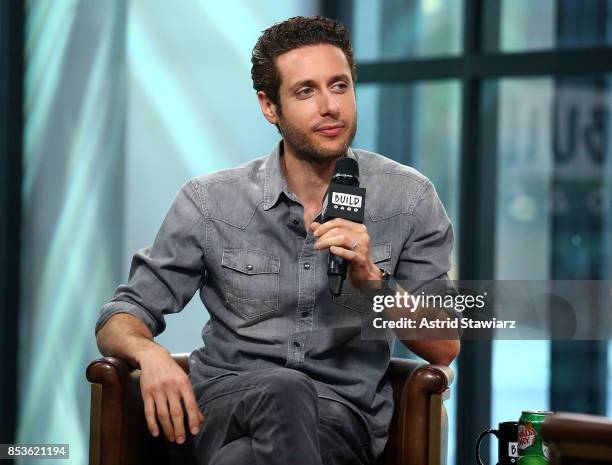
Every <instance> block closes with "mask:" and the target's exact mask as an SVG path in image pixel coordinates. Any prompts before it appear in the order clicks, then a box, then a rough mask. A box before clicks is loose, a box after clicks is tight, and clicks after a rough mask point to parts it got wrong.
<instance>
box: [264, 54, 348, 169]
mask: <svg viewBox="0 0 612 465" xmlns="http://www.w3.org/2000/svg"><path fill="white" fill-rule="evenodd" d="M276 66H277V69H278V72H279V75H280V78H281V85H280V88H279V100H280V104H281V105H280V106H281V108H277V107H274V114H275V119H276V121H271V120H270V118H268V120H269V121H271V122H273V123H276V124H278V125H279V127H280V129H281V132H282V134H283V139H284V143H285V145H286V146H287V145H288V146H289V147H290V149H291V150H292V151H293V153H294V154H295V155H296V156H297V157H299V158H302V159H305V160H309V161H314V162H324V161H329V160H333V159H336V158H339V157H342V156H344V155H346V151H347V149H348V147H349V145H350V143H351V142H352V140H353V137H354V136H355V132H356V130H357V112H356V109H355V92H354V88H353V81H352V78H351V70H350V67H349V64H348V61H347V59H346V57H345V56H344V53H343V52H342V50H341V49H340V48H338V47H335V46H333V45H327V44H321V45H311V46H307V47H301V48H298V49H295V50H291V51H290V52H287V53H284V54H282V55H280V56H279V57H278V58H277V59H276ZM281 110H282V111H281Z"/></svg>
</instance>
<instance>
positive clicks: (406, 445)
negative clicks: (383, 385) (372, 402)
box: [381, 358, 454, 465]
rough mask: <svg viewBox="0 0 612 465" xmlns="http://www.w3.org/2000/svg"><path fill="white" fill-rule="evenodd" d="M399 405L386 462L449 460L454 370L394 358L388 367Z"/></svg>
mask: <svg viewBox="0 0 612 465" xmlns="http://www.w3.org/2000/svg"><path fill="white" fill-rule="evenodd" d="M387 373H388V376H389V380H390V382H391V384H392V386H393V400H394V402H395V409H394V414H393V420H392V421H391V427H390V431H389V443H388V444H387V447H386V448H385V453H384V455H383V458H382V462H381V463H383V464H392V463H393V464H400V465H417V464H418V465H423V464H432V465H433V464H435V465H440V464H445V463H446V458H447V442H448V441H447V437H448V417H447V414H446V408H445V407H444V401H445V400H446V399H448V398H449V397H450V389H449V386H450V385H451V384H452V382H453V379H454V374H453V371H452V369H450V368H449V367H446V366H441V365H423V364H420V363H419V362H417V361H415V360H405V359H398V358H392V359H391V364H390V365H389V369H388V371H387Z"/></svg>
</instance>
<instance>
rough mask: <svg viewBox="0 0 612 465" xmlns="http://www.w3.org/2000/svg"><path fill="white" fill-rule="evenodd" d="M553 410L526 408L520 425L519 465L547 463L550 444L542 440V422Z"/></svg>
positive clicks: (520, 419) (544, 464) (543, 464)
mask: <svg viewBox="0 0 612 465" xmlns="http://www.w3.org/2000/svg"><path fill="white" fill-rule="evenodd" d="M550 414H552V412H547V411H542V410H525V411H523V414H522V415H521V418H519V425H518V455H519V459H518V465H547V464H548V463H549V452H548V446H547V445H546V443H545V442H544V441H543V440H542V422H543V421H544V418H546V417H547V416H548V415H550Z"/></svg>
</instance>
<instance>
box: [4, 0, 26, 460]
mask: <svg viewBox="0 0 612 465" xmlns="http://www.w3.org/2000/svg"><path fill="white" fill-rule="evenodd" d="M24 21H25V13H24V6H23V2H22V1H20V0H6V1H1V2H0V264H1V265H0V309H1V310H0V311H1V312H2V317H1V319H2V321H1V322H0V373H2V382H1V383H0V419H1V420H0V438H1V439H2V442H3V443H14V442H15V430H16V425H17V402H16V399H17V398H18V396H17V379H18V370H17V348H18V341H17V335H18V315H19V292H20V280H19V276H20V267H19V258H20V251H21V247H20V244H21V241H20V237H21V232H20V231H21V179H22V133H23V115H22V109H23V66H24V65H23V45H24ZM7 463H13V461H12V460H9V461H8V462H7Z"/></svg>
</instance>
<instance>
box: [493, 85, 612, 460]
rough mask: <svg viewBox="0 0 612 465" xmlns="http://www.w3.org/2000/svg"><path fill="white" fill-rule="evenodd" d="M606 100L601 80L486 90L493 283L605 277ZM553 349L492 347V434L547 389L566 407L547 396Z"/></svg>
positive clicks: (611, 211)
mask: <svg viewBox="0 0 612 465" xmlns="http://www.w3.org/2000/svg"><path fill="white" fill-rule="evenodd" d="M611 96H612V94H610V92H609V91H607V86H606V80H605V79H604V78H601V77H584V78H572V79H550V78H543V79H502V80H500V81H488V82H486V83H485V88H484V99H483V101H484V107H483V110H484V115H483V120H484V121H486V124H488V125H489V127H487V128H485V131H484V133H485V134H486V135H485V140H488V141H489V143H491V142H492V144H493V146H492V147H486V145H487V143H486V142H485V151H484V152H485V153H489V150H490V151H491V152H493V153H496V154H497V192H496V195H497V198H496V202H497V208H496V218H495V231H496V251H495V275H496V276H495V277H496V279H499V280H524V279H528V280H539V279H542V280H545V279H604V278H606V277H609V276H610V272H611V263H612V255H611V254H610V240H609V239H610V237H612V228H611V223H612V208H611V205H612V163H611V161H610V146H609V145H607V144H608V142H607V136H606V134H607V133H609V131H610V127H609V125H610V122H609V118H608V116H607V115H609V112H610V101H611ZM566 344H569V345H565V349H566V350H570V351H571V350H572V345H571V344H572V343H571V342H570V343H566ZM551 349H552V344H551V343H550V341H494V343H493V373H492V413H491V424H492V425H496V424H497V423H498V422H501V421H508V420H514V419H518V417H519V416H520V414H521V411H522V410H526V409H549V408H550V407H551V405H550V399H549V394H550V392H551V388H552V389H553V390H555V389H556V390H555V392H556V393H557V394H556V396H557V402H560V403H562V404H563V403H564V402H565V400H564V398H563V396H564V395H566V393H565V391H564V390H563V389H561V390H559V389H558V387H557V386H556V385H552V386H551V379H558V377H555V376H553V375H554V373H552V372H551V364H552V366H553V367H554V366H555V363H554V362H553V360H552V355H551V353H554V351H552V352H551ZM609 350H610V351H612V349H609ZM609 376H610V375H609ZM593 388H594V390H593V392H595V390H596V388H597V386H593ZM559 393H561V394H559ZM604 395H606V394H604ZM607 395H608V398H610V394H609V393H608V394H607ZM601 413H604V412H601ZM491 455H492V458H494V457H495V456H496V446H495V445H492V447H491Z"/></svg>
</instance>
